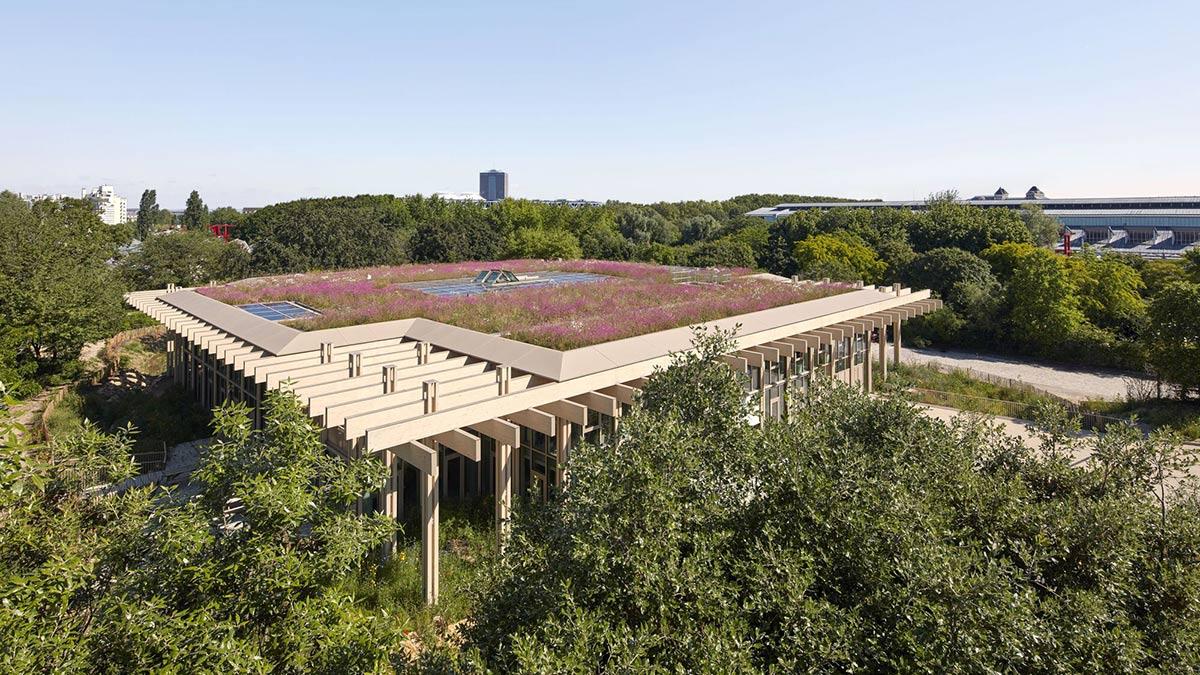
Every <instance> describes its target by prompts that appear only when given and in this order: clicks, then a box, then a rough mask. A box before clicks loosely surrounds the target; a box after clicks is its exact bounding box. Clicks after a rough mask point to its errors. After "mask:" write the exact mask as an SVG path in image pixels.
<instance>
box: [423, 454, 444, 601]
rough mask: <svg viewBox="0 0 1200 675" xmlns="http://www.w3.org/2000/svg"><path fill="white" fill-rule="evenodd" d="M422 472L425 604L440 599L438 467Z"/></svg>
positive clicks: (434, 466) (435, 464) (434, 465)
mask: <svg viewBox="0 0 1200 675" xmlns="http://www.w3.org/2000/svg"><path fill="white" fill-rule="evenodd" d="M431 468H432V469H433V470H432V471H422V472H421V580H422V584H421V585H422V588H423V589H424V592H425V604H427V605H434V604H437V601H438V576H439V574H438V573H439V570H438V565H439V557H440V556H439V555H438V553H439V551H438V549H439V547H440V543H439V541H438V537H439V534H440V533H439V532H438V506H439V502H438V467H437V463H436V462H435V463H434V464H433V466H432V467H431Z"/></svg>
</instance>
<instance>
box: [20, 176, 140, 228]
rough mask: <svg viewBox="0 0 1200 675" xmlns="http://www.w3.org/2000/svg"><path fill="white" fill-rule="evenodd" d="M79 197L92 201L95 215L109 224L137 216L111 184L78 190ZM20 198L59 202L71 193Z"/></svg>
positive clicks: (24, 195)
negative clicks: (89, 189)
mask: <svg viewBox="0 0 1200 675" xmlns="http://www.w3.org/2000/svg"><path fill="white" fill-rule="evenodd" d="M79 193H80V194H79V197H80V198H81V199H86V200H87V201H89V202H91V203H92V207H93V208H95V209H96V215H98V216H100V220H101V221H103V222H105V223H107V224H109V225H120V224H121V223H126V222H129V221H130V220H133V219H135V218H136V217H137V209H130V208H129V205H128V202H127V201H126V200H125V198H124V197H118V196H117V194H116V192H115V191H114V190H113V186H111V185H101V186H99V187H97V188H96V189H94V190H91V191H90V192H89V191H88V190H87V189H86V188H85V189H83V190H80V191H79ZM18 196H19V197H21V199H24V200H25V201H26V202H28V203H29V204H30V205H32V204H33V203H34V202H41V201H51V202H60V201H62V200H64V199H70V198H71V195H67V194H61V193H59V194H49V193H47V194H36V195H26V194H18Z"/></svg>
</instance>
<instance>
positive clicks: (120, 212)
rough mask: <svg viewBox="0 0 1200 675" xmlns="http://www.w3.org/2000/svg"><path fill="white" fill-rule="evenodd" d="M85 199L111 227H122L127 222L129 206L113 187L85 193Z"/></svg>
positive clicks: (102, 186) (103, 187) (100, 187)
mask: <svg viewBox="0 0 1200 675" xmlns="http://www.w3.org/2000/svg"><path fill="white" fill-rule="evenodd" d="M83 198H84V199H86V200H88V201H89V202H91V203H92V206H93V207H94V208H95V209H96V215H98V216H100V220H102V221H104V222H105V223H107V224H109V225H120V224H121V223H123V222H125V220H126V218H127V213H128V205H127V203H126V201H125V198H124V197H118V196H117V193H116V192H115V191H114V190H113V186H111V185H101V186H99V187H97V188H96V189H95V190H92V191H91V192H87V193H84V195H83Z"/></svg>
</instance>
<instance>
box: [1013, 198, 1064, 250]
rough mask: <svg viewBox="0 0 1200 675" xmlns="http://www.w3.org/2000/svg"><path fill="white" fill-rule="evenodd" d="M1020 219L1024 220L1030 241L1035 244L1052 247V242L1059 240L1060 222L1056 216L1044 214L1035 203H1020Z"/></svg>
mask: <svg viewBox="0 0 1200 675" xmlns="http://www.w3.org/2000/svg"><path fill="white" fill-rule="evenodd" d="M1020 215H1021V220H1022V221H1024V222H1025V228H1026V229H1028V230H1029V238H1030V241H1032V242H1033V244H1034V245H1035V246H1045V247H1047V248H1053V247H1054V244H1055V243H1056V242H1058V240H1059V238H1060V237H1059V234H1060V233H1061V232H1062V229H1063V226H1062V223H1060V222H1058V220H1057V219H1056V218H1053V217H1051V216H1048V215H1046V212H1045V211H1043V210H1042V207H1040V206H1038V205H1037V204H1022V205H1021V211H1020Z"/></svg>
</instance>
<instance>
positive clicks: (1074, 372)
mask: <svg viewBox="0 0 1200 675" xmlns="http://www.w3.org/2000/svg"><path fill="white" fill-rule="evenodd" d="M900 361H901V362H902V363H932V364H935V365H939V366H942V367H944V368H961V369H967V370H974V371H977V372H980V373H985V374H987V375H993V376H996V377H1006V378H1009V379H1013V380H1019V381H1021V382H1024V383H1026V384H1029V385H1032V386H1034V387H1037V388H1038V389H1042V390H1044V391H1047V392H1049V393H1051V394H1054V395H1056V396H1061V397H1063V398H1065V399H1067V400H1069V401H1072V402H1075V403H1078V402H1080V401H1083V400H1086V399H1089V398H1090V399H1097V398H1102V399H1108V400H1119V399H1123V398H1125V393H1126V391H1127V389H1128V382H1129V381H1130V380H1138V379H1140V380H1144V381H1147V382H1149V381H1150V380H1147V379H1146V378H1145V377H1144V376H1141V375H1139V374H1137V373H1130V372H1123V371H1119V370H1104V369H1099V368H1088V369H1082V368H1072V367H1070V366H1061V365H1050V364H1045V363H1036V362H1032V361H1022V360H1020V359H1017V358H1013V357H1008V356H996V355H994V354H976V353H972V352H966V351H937V350H933V349H910V348H907V347H906V348H904V349H902V350H901V356H900Z"/></svg>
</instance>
